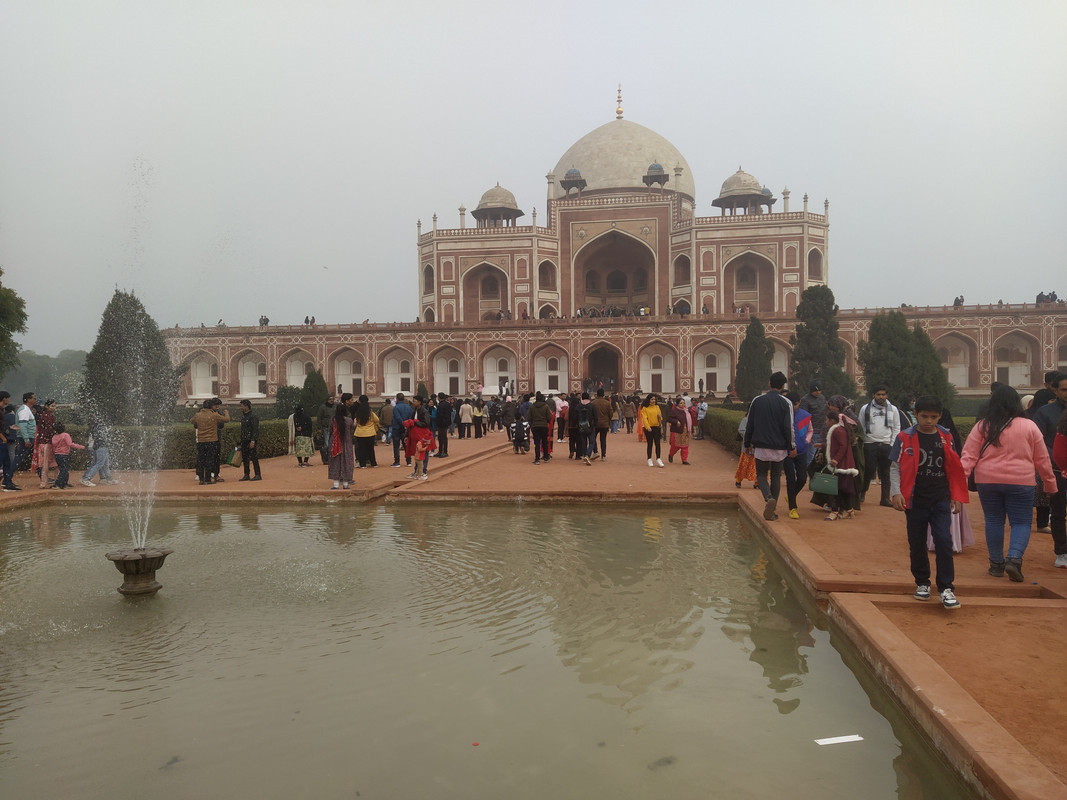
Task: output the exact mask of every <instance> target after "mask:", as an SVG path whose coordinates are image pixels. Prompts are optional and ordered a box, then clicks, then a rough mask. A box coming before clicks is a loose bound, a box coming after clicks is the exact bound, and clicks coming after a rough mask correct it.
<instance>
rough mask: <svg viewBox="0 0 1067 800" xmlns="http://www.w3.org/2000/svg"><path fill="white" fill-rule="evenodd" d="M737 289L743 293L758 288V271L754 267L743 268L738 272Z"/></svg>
mask: <svg viewBox="0 0 1067 800" xmlns="http://www.w3.org/2000/svg"><path fill="white" fill-rule="evenodd" d="M737 288H738V289H739V290H741V291H749V292H750V291H754V290H755V288H756V270H754V269H752V267H741V269H739V270H738V271H737Z"/></svg>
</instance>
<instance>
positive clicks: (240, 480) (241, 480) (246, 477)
mask: <svg viewBox="0 0 1067 800" xmlns="http://www.w3.org/2000/svg"><path fill="white" fill-rule="evenodd" d="M250 480H252V479H251V478H249V477H248V476H247V475H245V476H244V477H243V478H241V479H239V480H238V481H237V482H238V483H243V482H244V481H250Z"/></svg>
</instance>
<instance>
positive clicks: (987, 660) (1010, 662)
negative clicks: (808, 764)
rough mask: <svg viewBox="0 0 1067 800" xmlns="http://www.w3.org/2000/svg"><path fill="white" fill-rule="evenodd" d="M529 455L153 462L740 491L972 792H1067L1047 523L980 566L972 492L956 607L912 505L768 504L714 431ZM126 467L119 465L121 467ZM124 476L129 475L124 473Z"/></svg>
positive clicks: (310, 477) (286, 475)
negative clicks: (418, 460)
mask: <svg viewBox="0 0 1067 800" xmlns="http://www.w3.org/2000/svg"><path fill="white" fill-rule="evenodd" d="M554 446H555V447H556V448H557V450H556V455H555V456H554V458H553V459H552V460H551V461H550V462H547V463H544V464H541V465H539V466H534V465H533V464H532V463H531V462H532V457H531V456H529V455H514V454H513V453H512V448H511V447H510V445H509V444H508V443H507V442H506V440H505V437H504V435H503V434H502V433H493V434H490V435H489V436H487V437H485V438H483V439H475V440H470V439H467V440H458V439H452V440H450V443H449V453H450V456H449V457H448V458H434V459H432V460H431V462H430V479H429V480H427V481H412V480H407V479H405V477H404V476H406V475H407V474H408V472H409V470H408V469H404V468H391V467H390V466H389V464H390V463H391V461H392V448H391V447H387V446H385V445H379V446H378V448H377V457H378V463H379V465H380V466H378V467H377V468H373V469H364V470H359V469H357V470H356V472H355V481H354V488H353V489H350V490H349V491H347V492H345V491H343V490H341V491H332V490H331V489H330V485H331V482H330V481H329V480H328V479H327V477H326V467H325V466H323V465H322V464H321V462H319V460H318V459H317V458H316V459H315V462H318V463H313V465H312V466H311V467H308V468H297V466H296V460H295V459H294V458H290V457H282V458H274V459H269V460H266V461H264V462H263V464H262V468H263V474H264V479H263V480H262V481H260V482H247V483H244V482H238V480H237V479H238V478H239V477H240V470H236V469H233V468H231V467H224V468H223V476H224V478H225V482H223V483H220V484H215V485H211V486H199V485H198V484H197V482H196V480H195V478H194V476H193V474H192V471H190V470H174V471H167V472H163V473H160V475H159V479H158V495H159V498H160V499H161V500H174V501H190V500H195V501H198V502H218V503H244V502H247V503H254V502H264V501H271V500H274V501H284V500H290V499H299V500H302V501H312V502H322V501H325V502H363V501H367V500H375V499H383V500H384V501H385V502H412V501H421V502H433V501H437V502H442V501H448V500H462V501H469V500H475V501H479V502H515V501H516V500H518V499H520V498H522V499H524V500H527V501H543V502H553V501H582V500H586V501H590V502H619V501H626V500H632V501H641V502H673V503H678V502H686V503H718V504H726V505H736V506H738V507H739V508H740V510H741V513H742V514H743V515H744V517H745V518H746V520H747V522H748V523H749V524H750V526H752V527H754V528H756V529H758V530H759V531H761V532H762V536H763V538H764V540H765V542H766V543H767V545H768V548H769V549H770V550H771V551H772V553H773V554H774V557H775V558H777V559H778V560H780V561H781V562H783V563H784V564H786V565H788V567H789V568H790V569H791V571H792V572H793V573H794V575H795V576H796V579H797V580H798V581H799V583H800V584H801V585H803V586H804V587H805V588H806V589H807V590H808V591H809V592H810V593H811V594H812V596H813V597H814V598H815V600H816V602H818V604H819V606H820V608H822V609H824V610H825V611H826V613H827V616H828V618H829V619H830V621H831V624H833V625H835V626H836V627H837V628H838V629H839V630H840V631H841V632H843V633H844V635H846V636H847V637H848V639H849V640H850V641H851V642H852V643H853V644H854V645H855V647H856V649H857V650H858V652H859V653H860V655H861V657H862V658H863V659H864V660H865V661H866V662H867V664H868V665H869V666H870V667H871V669H872V670H873V671H874V673H875V674H876V675H877V676H878V677H879V678H880V680H882V681H883V683H884V684H885V685H886V686H887V687H888V688H889V689H890V691H891V692H892V693H893V694H894V696H895V697H896V698H897V700H898V701H899V702H900V704H901V705H902V706H903V707H904V708H906V709H907V711H908V712H909V714H910V715H911V717H912V718H913V719H914V720H915V721H916V723H917V724H918V725H919V727H920V728H921V729H922V730H923V731H924V732H925V734H926V736H927V737H928V738H929V739H930V740H931V741H932V742H934V743H935V744H936V746H937V747H938V748H939V749H940V750H941V751H942V752H943V753H944V754H945V757H946V758H947V759H948V760H949V761H950V762H951V763H952V764H953V765H954V766H955V768H956V769H957V770H958V771H959V772H960V774H962V775H963V776H964V777H965V779H966V780H967V781H968V782H969V783H970V784H971V785H972V787H973V788H974V790H975V796H976V797H990V798H1020V799H1022V798H1025V799H1026V800H1054V799H1058V798H1064V799H1065V800H1067V693H1065V692H1064V691H1063V689H1062V688H1061V685H1060V679H1061V678H1062V676H1063V675H1064V674H1065V673H1067V637H1065V636H1064V635H1063V631H1064V630H1065V629H1067V570H1056V569H1053V568H1052V561H1053V551H1052V541H1051V537H1049V536H1047V535H1045V534H1040V533H1035V534H1034V535H1033V537H1032V538H1031V541H1030V546H1029V548H1028V550H1027V556H1026V559H1025V560H1024V564H1023V571H1024V574H1025V576H1026V581H1025V582H1024V583H1021V584H1020V583H1011V582H1009V581H1008V579H1007V578H1000V579H996V578H991V577H989V576H988V575H987V574H986V566H987V557H986V553H985V547H984V539H983V533H982V526H981V509H980V507H979V505H978V502H977V497H976V496H973V495H972V503H971V504H970V506H969V511H970V517H971V523H972V527H973V529H974V532H975V537H976V540H977V544H976V545H974V546H971V547H968V548H965V549H964V551H963V553H961V554H958V555H957V556H956V592H957V596H958V597H959V599H960V602H961V604H962V607H961V608H960V609H958V610H955V611H947V610H945V609H943V608H942V607H941V605H940V604H939V603H937V602H936V600H931V601H929V602H927V603H919V602H916V601H915V600H913V599H912V598H911V592H912V591H913V589H914V583H913V581H912V579H911V575H910V572H909V569H908V557H907V545H906V540H905V537H904V520H903V515H901V514H899V513H898V512H895V511H893V510H892V509H889V508H883V507H879V506H878V505H876V504H875V505H871V504H868V505H867V507H866V508H865V509H864V510H863V512H862V513H861V514H860V515H859V516H858V518H857V519H855V520H852V521H847V520H838V521H836V522H827V521H825V520H824V519H823V517H824V516H825V514H824V513H823V512H822V511H820V510H819V509H817V508H816V507H815V506H813V505H811V504H810V503H809V502H808V498H809V497H810V494H808V493H806V492H805V493H803V494H802V496H801V502H800V513H801V519H800V520H790V519H788V518H787V516H786V508H785V506H786V503H785V497H784V494H785V490H784V486H783V490H782V493H783V497H782V500H781V503H780V505H779V514H780V518H779V519H778V520H776V521H773V522H767V521H765V520H764V519H763V518H762V515H761V511H762V506H763V503H762V500H761V498H760V495H759V493H758V492H756V491H753V489H752V487H751V485H750V484H746V485H745V486H744V487H743V488H742V489H740V490H739V489H736V488H735V487H734V481H733V473H734V467H735V463H734V458H733V456H731V455H729V454H728V453H726V452H725V451H724V450H723V449H722V448H721V447H719V446H718V445H716V444H715V443H713V442H711V441H700V442H694V443H693V447H692V450H691V452H690V459H689V460H690V462H692V463H691V466H683V465H681V464H680V463H679V462H680V459H679V458H676V459H675V463H673V464H670V463H668V462H667V458H666V456H667V449H666V447H665V448H664V451H663V456H664V459H663V460H664V464H665V465H666V466H665V468H664V469H659V468H651V469H650V468H649V467H648V466H647V464H646V460H645V447H644V444H640V443H638V442H637V441H636V435H627V434H625V433H620V434H617V435H613V436H609V437H608V458H607V460H606V461H597V462H594V463H593V465H592V466H586V465H585V464H583V463H581V462H577V463H576V462H574V461H570V460H568V459H567V454H566V444H563V445H560V444H559V443H555V445H554ZM118 477H119V478H120V479H121V478H122V475H121V474H120V475H119V476H118ZM127 481H128V479H127ZM16 482H18V483H21V484H22V485H24V486H25V487H26V490H25V491H23V492H20V493H17V494H15V493H5V494H3V495H0V508H2V509H4V510H5V511H17V510H18V509H25V511H26V513H32V507H33V506H34V505H38V504H43V503H54V504H70V505H75V504H80V503H93V502H114V501H115V500H116V499H117V497H118V494H119V491H120V490H121V489H122V488H123V487H122V486H114V487H111V486H97V487H95V488H87V487H82V486H80V485H77V484H75V487H74V488H71V489H68V490H64V491H57V490H41V489H36V488H32V487H34V486H36V484H37V480H36V476H34V479H33V480H30V479H29V478H28V477H26V476H25V474H20V475H18V476H16Z"/></svg>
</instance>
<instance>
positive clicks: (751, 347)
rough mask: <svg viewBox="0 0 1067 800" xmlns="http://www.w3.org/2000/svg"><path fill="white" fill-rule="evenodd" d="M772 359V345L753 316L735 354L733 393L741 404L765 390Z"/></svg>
mask: <svg viewBox="0 0 1067 800" xmlns="http://www.w3.org/2000/svg"><path fill="white" fill-rule="evenodd" d="M773 358H774V344H773V343H772V342H771V341H770V340H769V339H768V338H767V333H766V331H765V330H764V328H763V323H762V322H760V321H759V319H758V318H757V317H755V316H752V317H750V318H749V322H748V328H746V329H745V339H744V341H743V342H741V350H740V352H739V353H738V354H737V378H736V379H735V380H734V391H736V392H737V396H738V398H740V400H741V402H743V403H747V402H749V401H750V400H752V398H754V397H756V395H758V394H759V393H760V392H762V391H763V390H764V389H766V388H767V379H768V378H769V377H770V375H771V361H772V359H773Z"/></svg>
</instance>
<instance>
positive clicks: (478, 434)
mask: <svg viewBox="0 0 1067 800" xmlns="http://www.w3.org/2000/svg"><path fill="white" fill-rule="evenodd" d="M471 419H473V420H474V438H475V439H481V438H482V428H483V427H484V426H483V423H484V422H485V401H484V400H482V399H481V398H480V397H479V398H478V399H477V400H475V401H474V405H473V406H472V407H471Z"/></svg>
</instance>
